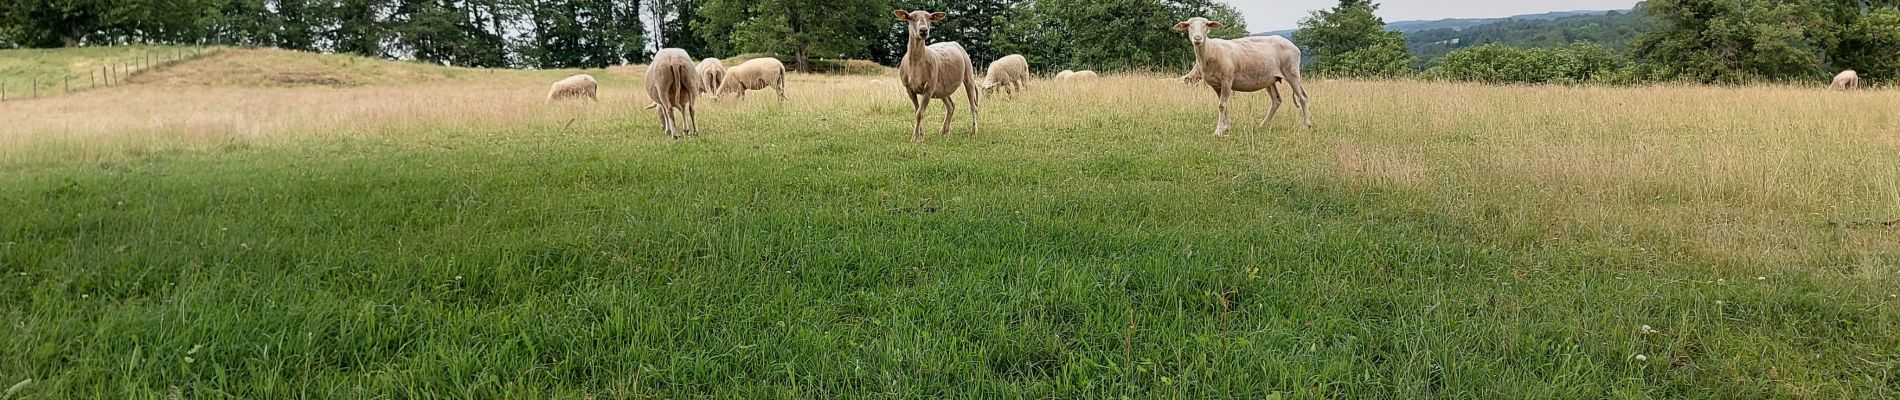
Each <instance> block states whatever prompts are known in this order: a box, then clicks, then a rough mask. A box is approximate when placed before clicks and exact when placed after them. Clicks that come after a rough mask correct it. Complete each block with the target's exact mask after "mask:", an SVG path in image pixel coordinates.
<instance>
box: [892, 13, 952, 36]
mask: <svg viewBox="0 0 1900 400" xmlns="http://www.w3.org/2000/svg"><path fill="white" fill-rule="evenodd" d="M892 14H895V15H896V16H897V20H898V21H904V22H908V23H910V38H911V40H920V39H921V40H930V27H931V25H935V24H936V23H937V22H941V21H943V19H944V18H945V17H947V15H945V14H944V13H933V12H929V11H924V10H917V11H904V10H897V11H893V12H892Z"/></svg>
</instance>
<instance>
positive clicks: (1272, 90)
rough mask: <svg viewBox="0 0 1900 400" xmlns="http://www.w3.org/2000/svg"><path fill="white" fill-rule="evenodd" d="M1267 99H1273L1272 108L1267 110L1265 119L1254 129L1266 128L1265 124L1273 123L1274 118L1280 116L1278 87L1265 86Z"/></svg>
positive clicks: (1276, 85)
mask: <svg viewBox="0 0 1900 400" xmlns="http://www.w3.org/2000/svg"><path fill="white" fill-rule="evenodd" d="M1267 97H1268V98H1271V99H1273V107H1269V108H1267V119H1263V120H1260V126H1259V127H1255V128H1256V129H1258V128H1260V127H1264V126H1267V123H1269V122H1273V117H1274V116H1276V115H1279V114H1280V102H1281V100H1280V85H1278V84H1275V85H1273V86H1267Z"/></svg>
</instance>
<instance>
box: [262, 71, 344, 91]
mask: <svg viewBox="0 0 1900 400" xmlns="http://www.w3.org/2000/svg"><path fill="white" fill-rule="evenodd" d="M264 80H265V81H266V82H269V83H270V84H271V85H272V86H288V87H307V86H323V87H351V86H362V83H359V82H353V81H351V80H349V79H347V78H344V77H341V76H336V75H332V74H327V73H322V72H275V73H271V74H269V75H266V76H264Z"/></svg>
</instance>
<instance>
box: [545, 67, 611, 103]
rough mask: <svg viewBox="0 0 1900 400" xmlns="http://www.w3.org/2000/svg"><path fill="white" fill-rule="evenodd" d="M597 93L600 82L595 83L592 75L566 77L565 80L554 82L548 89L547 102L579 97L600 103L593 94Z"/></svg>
mask: <svg viewBox="0 0 1900 400" xmlns="http://www.w3.org/2000/svg"><path fill="white" fill-rule="evenodd" d="M599 91H600V82H599V81H595V80H594V76H593V75H588V74H580V75H574V76H570V77H567V79H562V80H560V81H558V82H554V85H553V86H551V87H549V88H548V101H549V102H553V101H555V100H563V99H572V98H581V97H586V98H588V99H592V100H594V101H600V98H599V97H595V94H596V93H597V92H599Z"/></svg>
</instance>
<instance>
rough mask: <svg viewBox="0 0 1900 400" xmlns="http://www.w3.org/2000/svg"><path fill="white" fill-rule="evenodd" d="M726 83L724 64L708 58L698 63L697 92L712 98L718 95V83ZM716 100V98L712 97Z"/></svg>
mask: <svg viewBox="0 0 1900 400" xmlns="http://www.w3.org/2000/svg"><path fill="white" fill-rule="evenodd" d="M725 81H726V64H723V63H720V62H719V59H717V58H708V59H705V60H700V62H699V92H700V93H705V94H709V95H713V96H718V95H719V83H720V82H725ZM713 99H714V100H718V97H714V98H713Z"/></svg>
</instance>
